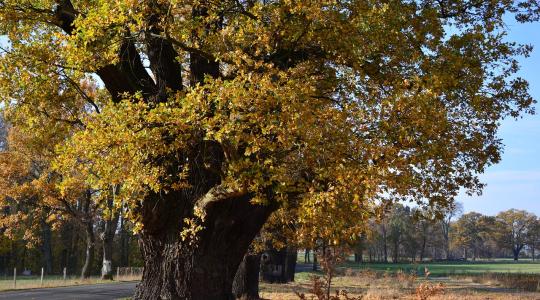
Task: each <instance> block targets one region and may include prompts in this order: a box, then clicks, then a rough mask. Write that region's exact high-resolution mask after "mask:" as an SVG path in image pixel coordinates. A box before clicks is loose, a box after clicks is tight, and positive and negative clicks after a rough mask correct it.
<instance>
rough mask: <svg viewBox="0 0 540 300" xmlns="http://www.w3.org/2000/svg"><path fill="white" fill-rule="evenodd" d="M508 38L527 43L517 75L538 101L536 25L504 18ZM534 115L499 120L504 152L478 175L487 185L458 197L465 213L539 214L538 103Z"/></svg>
mask: <svg viewBox="0 0 540 300" xmlns="http://www.w3.org/2000/svg"><path fill="white" fill-rule="evenodd" d="M508 33H509V35H508V39H509V40H512V41H516V42H519V43H523V44H531V45H533V46H534V50H533V52H532V54H531V56H530V57H528V58H523V59H520V61H521V65H522V68H521V70H520V72H519V76H521V77H523V78H525V79H527V80H528V81H529V83H530V92H531V95H532V96H533V97H534V98H535V99H536V100H537V101H539V102H540V34H539V33H540V24H539V23H535V24H519V23H516V22H515V21H514V20H509V21H508ZM536 110H537V114H536V115H532V116H531V115H526V116H524V117H523V118H522V119H519V120H517V121H516V120H514V119H507V120H504V121H503V122H502V126H501V128H500V134H499V136H500V137H501V138H502V139H503V143H504V144H505V145H506V146H505V151H504V153H503V155H502V160H501V162H500V163H499V164H497V165H494V166H491V167H489V168H488V169H487V171H486V172H485V173H484V174H482V175H481V176H480V178H481V179H482V181H483V182H484V183H487V187H486V188H485V189H484V192H483V194H482V195H481V196H473V197H468V196H466V195H465V194H462V195H460V196H458V198H457V201H459V202H462V203H463V206H464V210H465V212H469V211H476V212H480V213H483V214H488V215H494V214H497V213H498V212H500V211H503V210H507V209H510V208H517V209H525V210H528V211H530V212H533V213H535V214H536V215H538V216H540V157H539V155H540V105H538V104H537V105H536Z"/></svg>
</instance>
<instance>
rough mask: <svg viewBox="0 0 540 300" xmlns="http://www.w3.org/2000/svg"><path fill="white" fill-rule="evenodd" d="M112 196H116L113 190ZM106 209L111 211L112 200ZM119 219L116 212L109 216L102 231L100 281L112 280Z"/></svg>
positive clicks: (118, 214)
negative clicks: (115, 238)
mask: <svg viewBox="0 0 540 300" xmlns="http://www.w3.org/2000/svg"><path fill="white" fill-rule="evenodd" d="M113 194H116V190H113ZM107 205H108V208H109V209H111V211H112V209H113V199H112V198H111V199H109V200H108V202H107ZM119 218H120V213H119V212H116V213H115V214H114V215H112V216H110V217H109V218H108V219H107V220H105V227H104V230H103V262H102V266H101V279H108V280H112V279H113V267H112V256H113V242H114V236H115V234H116V228H118V219H119Z"/></svg>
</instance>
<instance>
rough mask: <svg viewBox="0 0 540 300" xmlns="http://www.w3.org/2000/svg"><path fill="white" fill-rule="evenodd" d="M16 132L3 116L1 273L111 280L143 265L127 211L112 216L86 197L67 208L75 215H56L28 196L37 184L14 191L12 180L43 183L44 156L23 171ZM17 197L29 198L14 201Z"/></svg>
mask: <svg viewBox="0 0 540 300" xmlns="http://www.w3.org/2000/svg"><path fill="white" fill-rule="evenodd" d="M16 133H17V132H14V131H11V132H10V127H9V126H8V125H7V124H5V122H4V121H3V118H2V116H1V115H0V167H1V170H0V172H1V174H0V177H2V178H0V183H1V184H0V187H1V188H0V197H2V201H0V203H2V206H1V207H0V275H8V274H11V273H12V272H13V269H14V268H17V270H19V272H23V271H30V272H31V273H33V274H36V273H38V272H40V271H41V268H43V269H44V271H45V273H46V274H61V273H62V272H63V270H64V268H66V271H67V273H68V274H71V275H73V274H81V276H82V277H87V276H89V275H91V274H96V275H97V274H101V275H102V276H103V277H109V278H110V277H111V276H112V271H113V270H112V269H113V268H114V267H124V266H125V267H127V266H141V265H142V261H141V256H140V252H139V248H138V246H137V242H138V241H137V237H136V236H135V235H134V234H133V233H132V232H133V230H132V227H133V225H132V224H131V223H130V222H127V221H126V220H125V219H124V218H123V217H122V214H121V213H115V214H114V215H112V216H111V215H110V214H107V213H106V208H107V206H105V207H99V206H95V205H89V203H88V202H85V199H80V200H79V201H76V202H75V203H73V204H69V205H68V204H66V205H65V207H64V208H63V209H64V210H65V211H66V212H69V213H66V214H63V215H55V214H50V213H47V210H48V209H50V207H47V206H44V205H41V206H37V204H36V201H35V198H36V197H37V196H36V195H35V194H34V193H28V192H27V190H28V189H29V188H28V186H31V185H26V186H23V187H24V188H21V189H9V187H8V184H9V182H10V181H13V180H15V179H16V180H19V181H18V183H23V182H33V181H37V177H36V175H37V174H39V172H40V165H39V156H38V155H36V156H35V157H32V158H31V159H29V161H30V162H31V164H30V168H29V170H22V169H21V168H17V166H21V165H24V163H23V162H22V161H10V159H12V157H10V156H8V155H9V154H10V152H9V151H8V150H9V141H10V140H11V141H13V140H14V137H13V135H14V134H16ZM9 134H11V135H12V136H11V138H10V137H9ZM42 149H43V148H42ZM27 153H28V152H27ZM12 197H25V198H26V199H24V201H21V199H18V200H19V201H14V200H13V199H12ZM105 265H107V266H109V268H104V266H105ZM105 269H106V270H105ZM19 274H20V273H19Z"/></svg>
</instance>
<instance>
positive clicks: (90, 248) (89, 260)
mask: <svg viewBox="0 0 540 300" xmlns="http://www.w3.org/2000/svg"><path fill="white" fill-rule="evenodd" d="M84 225H85V233H86V252H85V255H86V256H85V260H84V265H83V267H82V270H81V279H86V278H88V276H90V270H91V268H92V265H93V264H94V255H95V251H94V250H95V245H96V238H95V235H94V226H93V224H92V222H86V223H85V224H84Z"/></svg>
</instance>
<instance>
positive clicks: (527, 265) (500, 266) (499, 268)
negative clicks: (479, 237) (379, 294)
mask: <svg viewBox="0 0 540 300" xmlns="http://www.w3.org/2000/svg"><path fill="white" fill-rule="evenodd" d="M311 259H313V258H311ZM352 260H353V258H352V257H350V258H349V261H348V262H347V263H345V264H343V268H351V269H355V270H358V269H371V270H375V271H388V272H396V271H398V270H402V271H404V272H411V271H413V270H416V272H417V274H419V275H420V274H422V275H423V274H424V268H425V267H427V268H428V269H429V271H430V273H431V276H447V275H454V274H456V275H460V274H464V275H466V274H470V275H475V274H482V273H521V274H540V261H534V262H533V261H532V260H530V259H520V260H519V261H518V262H514V261H513V260H512V259H494V260H477V261H470V260H469V261H463V262H455V261H454V262H422V263H415V264H412V263H397V264H394V263H368V262H365V263H355V262H352ZM298 262H299V263H304V254H303V252H300V253H299V255H298Z"/></svg>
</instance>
